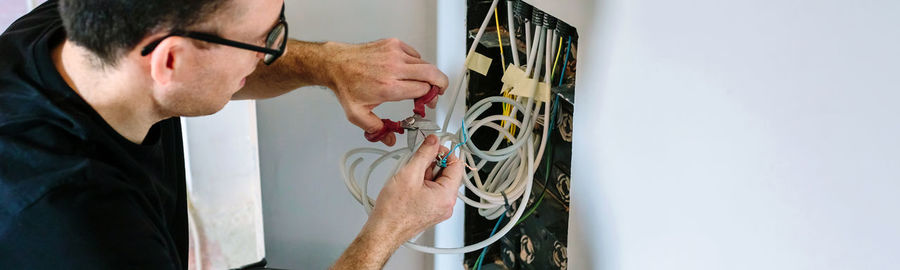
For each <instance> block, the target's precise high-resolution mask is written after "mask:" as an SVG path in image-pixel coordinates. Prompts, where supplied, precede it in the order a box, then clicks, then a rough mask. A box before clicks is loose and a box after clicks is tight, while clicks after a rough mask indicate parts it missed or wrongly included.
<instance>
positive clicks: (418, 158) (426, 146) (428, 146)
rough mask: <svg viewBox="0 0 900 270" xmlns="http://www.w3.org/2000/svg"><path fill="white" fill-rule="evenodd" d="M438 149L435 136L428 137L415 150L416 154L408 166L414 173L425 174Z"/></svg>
mask: <svg viewBox="0 0 900 270" xmlns="http://www.w3.org/2000/svg"><path fill="white" fill-rule="evenodd" d="M439 148H440V145H438V138H437V136H434V135H433V134H432V135H428V137H425V141H424V142H422V145H421V146H419V149H418V150H416V153H415V154H413V157H412V158H411V159H410V160H409V163H408V165H409V166H412V168H414V169H415V170H416V171H421V172H425V171H426V170H427V169H428V167H429V166H431V162H432V161H434V159H435V157H437V152H438V149H439Z"/></svg>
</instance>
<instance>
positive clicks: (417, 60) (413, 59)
mask: <svg viewBox="0 0 900 270" xmlns="http://www.w3.org/2000/svg"><path fill="white" fill-rule="evenodd" d="M404 59H405V60H406V61H404V62H406V63H407V64H429V63H428V61H425V60H422V58H416V57H413V56H411V55H406V57H404Z"/></svg>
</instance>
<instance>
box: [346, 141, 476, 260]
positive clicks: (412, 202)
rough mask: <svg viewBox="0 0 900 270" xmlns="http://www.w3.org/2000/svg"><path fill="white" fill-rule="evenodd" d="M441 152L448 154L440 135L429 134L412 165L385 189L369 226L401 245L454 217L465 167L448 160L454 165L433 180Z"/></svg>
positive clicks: (377, 202)
mask: <svg viewBox="0 0 900 270" xmlns="http://www.w3.org/2000/svg"><path fill="white" fill-rule="evenodd" d="M439 149H440V152H441V153H443V154H446V153H447V152H448V149H447V148H446V147H443V146H441V145H439V144H438V139H437V137H436V136H434V135H429V136H428V137H427V138H426V139H425V142H423V143H422V146H421V147H419V149H418V150H417V151H416V153H414V154H413V156H412V158H411V159H410V161H409V163H407V164H406V165H405V166H403V167H401V168H400V170H398V172H397V174H396V175H394V177H393V178H391V179H390V180H388V182H387V183H386V184H385V186H384V187H383V188H382V189H381V193H379V194H378V198H377V199H376V201H375V208H374V209H373V210H372V214H371V215H370V217H369V221H368V222H366V226H365V227H369V228H370V229H372V230H375V231H377V232H379V233H381V234H384V235H386V236H388V237H387V238H383V240H385V241H390V242H393V243H396V244H397V245H399V244H401V243H403V242H404V241H406V240H409V239H410V238H412V237H413V236H415V235H416V234H418V233H420V232H422V231H424V230H425V229H426V228H428V227H430V226H433V225H435V224H437V223H439V222H441V221H444V220H447V219H448V218H450V216H451V215H453V206H454V205H455V204H456V194H457V192H458V190H459V186H460V184H461V183H462V176H463V164H462V162H459V161H457V158H456V157H454V156H452V155H451V156H450V157H449V158H448V160H447V163H448V164H450V165H448V166H447V167H446V168H444V169H443V170H441V172H440V174H439V175H437V176H436V177H433V175H434V174H433V173H432V170H433V169H434V168H435V164H436V163H435V159H436V157H437V155H438V150H439ZM363 231H364V232H365V231H366V230H365V229H364V230H363ZM394 241H396V242H394Z"/></svg>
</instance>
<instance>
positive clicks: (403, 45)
mask: <svg viewBox="0 0 900 270" xmlns="http://www.w3.org/2000/svg"><path fill="white" fill-rule="evenodd" d="M398 41H399V40H398ZM399 44H400V49H401V50H403V52H405V53H406V54H408V55H409V56H412V57H415V58H422V55H421V54H419V52H418V51H416V49H415V48H413V47H412V46H409V44H406V43H404V42H403V41H399Z"/></svg>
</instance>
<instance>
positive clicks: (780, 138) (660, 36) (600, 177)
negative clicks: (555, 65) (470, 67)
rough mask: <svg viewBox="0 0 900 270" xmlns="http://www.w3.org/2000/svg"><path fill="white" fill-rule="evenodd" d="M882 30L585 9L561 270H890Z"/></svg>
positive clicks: (780, 7) (872, 13) (787, 6)
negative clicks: (566, 261)
mask: <svg viewBox="0 0 900 270" xmlns="http://www.w3.org/2000/svg"><path fill="white" fill-rule="evenodd" d="M897 14H900V2H898V1H891V0H880V1H849V2H848V1H802V0H778V1H775V0H752V1H750V0H735V1H713V0H692V1H662V0H604V1H597V2H596V5H595V7H594V8H593V13H592V14H591V15H590V16H588V18H589V20H590V21H591V22H590V23H589V24H588V25H587V28H584V29H579V30H582V31H583V32H582V40H583V41H584V42H585V43H583V44H582V46H581V47H580V48H579V49H580V50H581V51H580V53H583V54H584V55H583V56H582V58H581V59H579V60H580V62H579V63H578V71H579V78H578V80H579V81H578V87H579V90H578V91H579V92H578V101H577V103H578V104H576V111H575V133H574V143H575V145H574V147H573V148H574V149H575V150H574V151H575V153H574V154H575V156H574V157H573V176H572V192H571V196H572V208H571V209H572V212H571V214H572V215H571V219H570V224H571V233H570V234H569V241H570V242H569V248H570V249H569V258H570V263H571V264H570V266H571V268H573V269H898V268H900V257H898V256H896V255H897V250H900V230H898V229H897V228H900V211H898V206H900V196H897V191H898V190H900V139H898V138H900V119H898V117H900V106H898V105H897V104H898V100H900V91H898V90H900V76H897V75H898V74H900V50H898V48H900V31H898V30H897V25H900V20H898V17H897ZM585 31H586V32H585Z"/></svg>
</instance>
